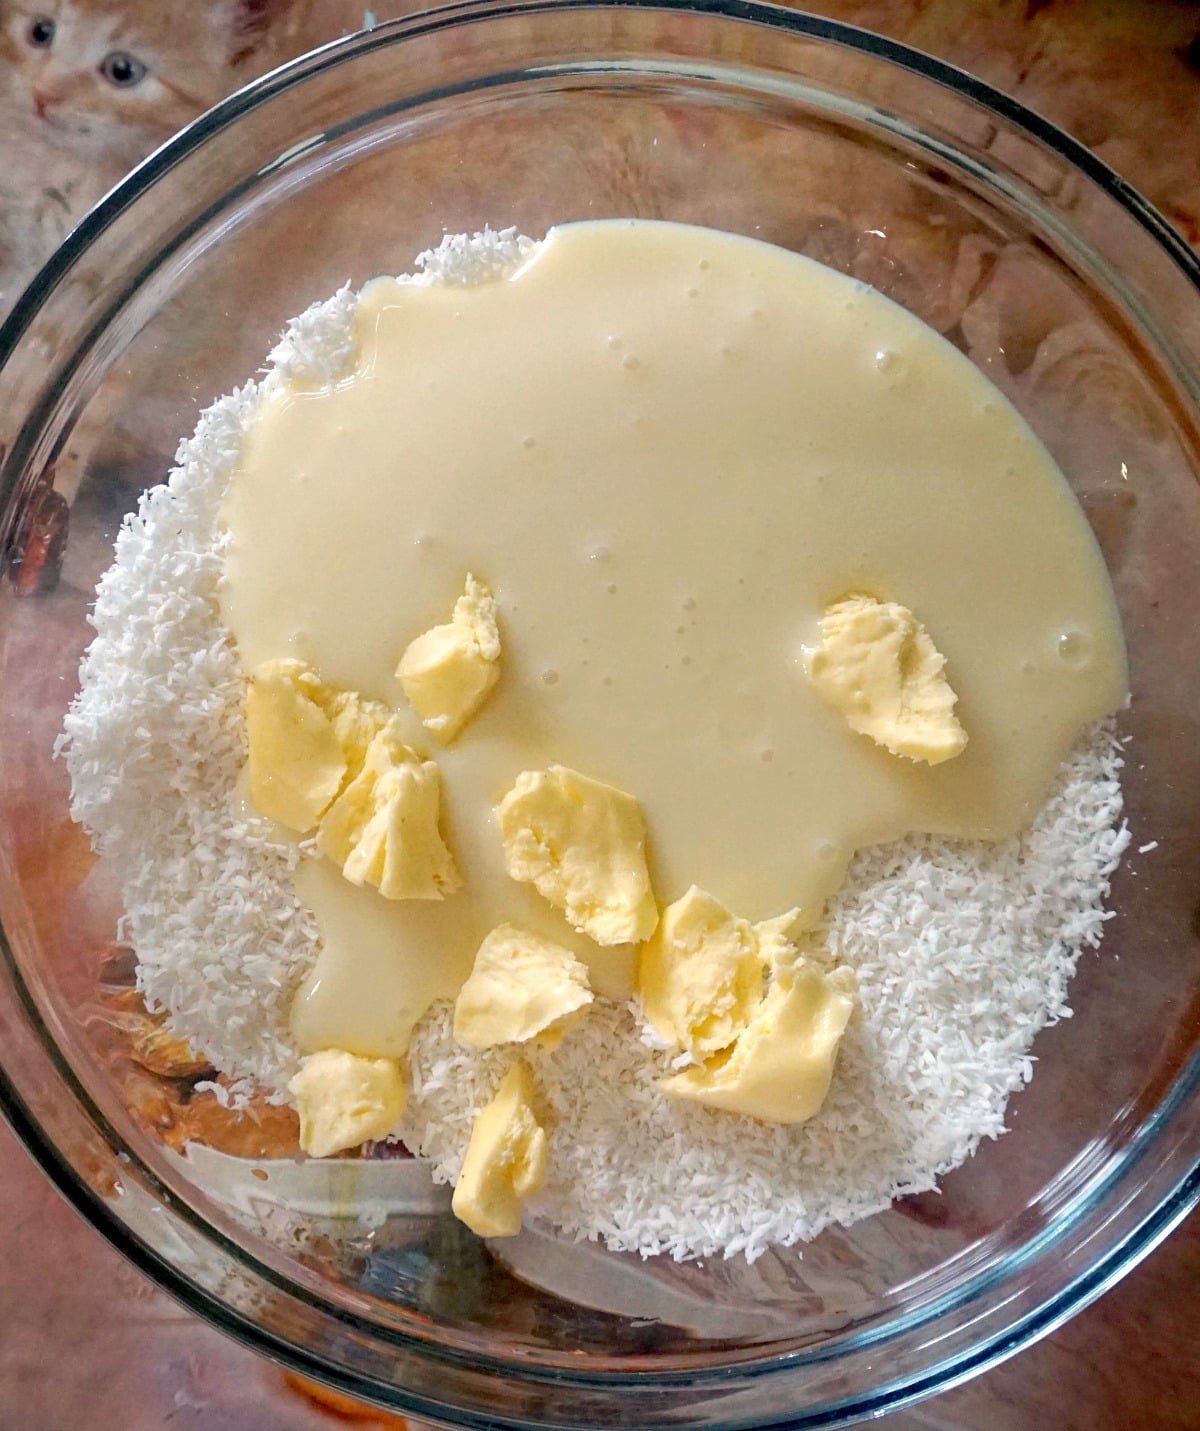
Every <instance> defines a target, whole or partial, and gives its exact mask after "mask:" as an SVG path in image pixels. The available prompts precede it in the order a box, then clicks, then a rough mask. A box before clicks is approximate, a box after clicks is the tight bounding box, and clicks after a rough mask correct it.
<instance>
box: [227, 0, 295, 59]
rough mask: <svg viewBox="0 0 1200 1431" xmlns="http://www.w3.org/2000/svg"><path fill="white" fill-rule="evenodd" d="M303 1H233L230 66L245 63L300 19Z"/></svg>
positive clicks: (230, 17) (231, 3)
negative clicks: (298, 16)
mask: <svg viewBox="0 0 1200 1431" xmlns="http://www.w3.org/2000/svg"><path fill="white" fill-rule="evenodd" d="M301 5H302V0H229V4H228V27H229V50H230V54H229V63H230V64H231V65H235V66H236V65H240V64H243V63H245V61H246V60H248V59H249V58H250V57H251V56H252V55H253V54H254V53H255V52H256V51H257V50H258V49H260V48H261V47H262V45H263V44H264V43H266V41H267V40H268V39H269V38H272V37H274V36H275V35H276V32H277V31H279V30H281V29H284V28H285V27H286V26H287V24H288V22H289V21H290V20H294V19H295V18H296V17H297V12H298V11H299V10H300V9H301Z"/></svg>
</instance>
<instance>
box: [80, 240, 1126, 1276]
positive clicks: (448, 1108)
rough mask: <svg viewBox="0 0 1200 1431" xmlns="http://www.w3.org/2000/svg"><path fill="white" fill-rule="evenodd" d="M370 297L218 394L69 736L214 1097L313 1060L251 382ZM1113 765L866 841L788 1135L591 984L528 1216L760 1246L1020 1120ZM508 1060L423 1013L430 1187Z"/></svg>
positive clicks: (187, 449) (1109, 847)
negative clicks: (253, 509)
mask: <svg viewBox="0 0 1200 1431" xmlns="http://www.w3.org/2000/svg"><path fill="white" fill-rule="evenodd" d="M532 247H533V244H532V241H531V240H529V239H526V238H522V237H519V236H517V235H516V233H515V231H514V230H511V229H509V230H505V231H503V232H500V233H496V232H493V231H491V230H485V231H484V232H483V233H482V234H476V235H474V236H473V237H468V236H466V235H461V234H460V235H454V236H450V237H447V238H446V239H445V240H444V241H443V242H442V244H441V245H440V246H439V247H438V248H437V249H435V250H432V251H431V252H429V253H426V254H422V255H421V256H420V258H419V259H418V260H417V270H418V271H417V273H416V274H415V275H410V276H409V277H408V281H410V282H415V283H460V284H467V283H472V282H478V281H483V280H486V279H489V278H494V277H496V276H499V275H502V274H505V273H509V272H511V271H512V270H513V269H514V268H515V267H516V266H517V265H519V263H520V262H521V260H522V259H523V258H524V256H525V255H526V254H527V253H528V252H529V251H530V249H531V248H532ZM355 311H356V299H355V296H354V294H352V293H351V292H350V291H349V289H348V288H344V289H342V290H340V291H339V292H338V293H337V294H335V295H334V296H333V297H332V298H330V299H328V300H327V301H325V302H323V303H318V304H315V305H313V307H311V308H309V309H308V310H307V311H306V312H305V313H303V314H301V315H300V317H298V318H296V319H294V320H293V321H292V322H291V323H290V324H289V325H288V327H287V329H286V330H285V332H284V334H283V336H282V338H281V339H280V342H279V343H278V345H277V346H276V347H275V349H274V350H273V351H272V353H271V354H270V356H269V358H268V364H267V375H266V377H265V378H264V379H263V381H262V383H260V384H255V383H250V384H247V386H246V387H244V388H241V389H239V390H237V391H236V392H234V393H232V394H230V395H229V396H228V397H224V398H222V399H220V400H219V401H218V402H217V403H215V404H214V405H213V406H212V407H211V408H210V409H209V410H208V411H207V412H206V413H204V414H203V416H202V417H201V419H200V422H199V425H198V426H197V428H196V432H195V434H194V435H193V436H192V437H190V438H188V439H187V440H186V441H184V442H183V443H181V445H180V448H179V451H178V453H177V457H176V462H177V465H176V467H175V468H174V470H173V471H172V472H171V474H170V478H169V480H168V482H167V483H166V484H165V485H163V486H160V487H156V488H154V489H152V490H151V491H149V492H147V493H146V494H145V495H144V496H143V498H142V500H141V502H140V504H139V508H138V511H137V513H136V515H134V516H133V517H131V518H129V519H127V521H126V523H125V525H124V526H123V528H122V530H121V532H120V534H119V536H118V538H117V544H116V560H115V563H114V565H113V566H112V568H111V569H110V570H109V571H108V572H107V573H106V574H105V576H104V577H103V578H102V580H101V582H100V585H99V588H98V591H97V598H96V606H95V612H94V615H93V618H92V620H93V624H94V626H95V629H96V637H95V639H94V641H93V642H92V645H91V647H90V649H89V651H88V653H87V655H86V657H85V659H84V662H83V665H82V668H81V689H80V693H79V695H78V697H77V698H76V700H75V702H74V703H73V705H72V707H71V710H70V712H69V714H68V716H67V720H66V727H65V731H64V734H63V736H62V737H61V740H60V749H61V750H62V751H63V752H64V753H65V756H66V760H67V764H68V768H69V772H70V776H71V783H72V792H73V802H72V814H73V815H74V817H75V818H76V819H77V820H78V821H80V822H81V823H82V824H84V825H85V826H86V827H87V828H88V829H89V830H90V831H91V832H92V836H93V842H94V844H95V846H96V848H97V849H98V850H99V851H100V852H101V853H102V854H103V855H104V856H105V857H106V858H108V859H109V860H110V861H111V862H112V863H113V865H114V866H115V868H116V871H117V873H118V875H119V877H120V879H121V881H122V885H123V889H124V897H125V906H126V911H127V913H126V916H125V918H124V919H123V920H122V930H123V935H122V937H124V938H127V939H129V940H130V941H131V942H132V943H133V944H134V946H135V947H136V949H137V954H138V980H139V986H140V988H141V989H142V991H143V993H144V995H145V997H146V1000H147V1003H148V1004H149V1006H150V1007H151V1008H153V1009H165V1010H167V1011H168V1018H167V1023H168V1027H169V1028H170V1029H171V1030H172V1032H174V1033H177V1034H179V1035H181V1036H183V1037H185V1038H186V1039H187V1040H188V1041H189V1042H190V1043H191V1044H192V1046H193V1048H195V1049H196V1050H197V1051H198V1052H200V1053H202V1054H203V1055H204V1056H206V1057H207V1058H209V1059H211V1061H212V1062H213V1064H214V1065H215V1066H216V1067H217V1068H219V1069H220V1070H221V1072H222V1073H223V1074H224V1075H226V1080H227V1086H226V1085H218V1084H212V1083H205V1084H203V1085H200V1087H201V1088H203V1089H210V1090H211V1091H212V1092H213V1093H214V1094H215V1096H216V1097H218V1099H220V1101H221V1102H222V1104H223V1105H225V1106H228V1107H238V1106H241V1105H242V1104H244V1102H245V1100H246V1098H247V1097H248V1096H249V1095H250V1094H251V1093H252V1092H253V1091H254V1090H255V1089H256V1088H261V1089H265V1090H268V1091H269V1092H270V1094H271V1096H272V1097H273V1098H274V1099H276V1100H278V1101H286V1100H287V1098H288V1095H287V1093H286V1084H287V1081H288V1079H289V1078H290V1076H291V1074H292V1073H293V1072H294V1071H295V1067H296V1064H297V1061H298V1058H299V1054H298V1051H297V1049H296V1048H295V1046H294V1045H293V1043H292V1042H291V1039H290V1037H289V1033H288V1026H287V1014H288V1009H289V1006H290V1003H291V1000H292V998H293V996H294V994H295V991H296V989H297V987H298V985H299V984H300V982H301V981H302V980H303V978H304V976H305V974H306V973H307V972H308V970H309V969H310V967H311V966H312V963H313V960H314V958H315V956H316V952H317V948H318V935H317V930H316V926H315V922H314V920H313V917H312V915H311V913H310V912H309V911H308V910H307V909H305V908H304V907H303V906H301V905H300V904H299V903H298V901H297V900H296V897H295V893H294V889H293V883H292V871H293V869H294V867H295V864H296V862H297V861H298V860H299V859H301V858H303V857H304V852H303V850H302V849H299V848H289V849H283V848H280V847H278V846H276V845H273V844H271V843H269V842H268V841H266V840H264V839H263V838H262V837H261V836H260V835H257V834H256V833H255V828H254V826H253V824H251V823H248V822H247V821H246V819H245V818H244V817H243V815H242V813H241V809H240V805H239V802H238V798H237V790H236V785H237V779H238V773H239V771H240V768H241V766H242V764H243V762H244V759H245V733H244V720H243V693H244V681H243V678H242V674H241V671H240V668H239V665H238V660H237V653H236V650H235V648H234V644H233V640H232V637H231V636H230V634H229V632H228V630H227V629H226V628H225V627H224V625H223V623H222V621H221V615H220V609H219V605H218V602H217V586H218V582H219V580H220V577H221V571H222V566H223V553H224V538H223V536H222V533H221V530H220V525H219V521H218V512H219V506H220V502H221V498H222V496H223V493H224V490H225V486H226V483H227V481H228V478H229V476H230V473H231V471H232V469H233V466H234V464H235V463H236V461H237V457H238V453H239V450H240V446H241V442H242V438H243V435H244V433H245V432H246V430H247V428H248V426H249V425H250V424H251V423H252V422H253V419H254V414H255V411H256V408H257V405H258V402H259V400H260V396H261V394H262V393H263V392H264V391H265V390H268V389H269V387H270V385H272V384H274V383H278V382H280V381H289V382H294V383H301V384H305V385H320V384H326V383H329V382H332V381H335V380H336V379H337V378H338V377H339V376H341V375H342V374H343V373H344V371H345V370H346V368H347V366H348V365H349V364H350V362H351V361H352V359H353V356H354V351H355V343H356V335H355ZM1122 756H1123V752H1122V749H1121V742H1120V741H1119V740H1118V739H1117V737H1116V735H1115V734H1114V731H1113V728H1112V726H1111V724H1108V723H1106V724H1104V725H1102V726H1100V727H1098V728H1096V729H1095V730H1093V731H1092V732H1091V733H1090V734H1089V735H1088V736H1087V737H1086V738H1085V739H1084V740H1083V741H1082V742H1081V744H1080V745H1079V747H1078V748H1077V750H1076V751H1075V753H1074V754H1073V755H1072V756H1071V758H1070V759H1069V760H1068V761H1067V763H1066V765H1065V767H1064V769H1063V771H1062V773H1061V776H1060V779H1059V782H1058V785H1057V787H1056V790H1055V792H1054V794H1053V795H1052V797H1051V799H1050V800H1049V801H1048V803H1047V805H1046V806H1045V808H1044V809H1043V810H1042V812H1041V813H1040V815H1039V816H1038V818H1037V820H1036V822H1035V823H1034V825H1033V826H1032V828H1031V829H1030V830H1029V831H1028V832H1026V833H1025V834H1024V835H1023V836H1021V837H1019V838H1016V839H1012V840H1008V841H1005V842H1004V843H1002V844H998V845H982V844H971V843H966V842H956V841H951V840H945V839H933V838H928V837H914V838H911V839H908V840H904V841H901V842H899V843H897V844H894V845H889V846H884V847H881V848H878V849H874V850H868V851H865V852H863V853H861V854H860V855H859V856H858V858H857V859H856V860H855V861H854V863H853V865H852V867H851V870H850V874H849V878H848V880H847V882H846V884H845V886H844V887H843V889H842V890H841V892H840V893H839V894H838V896H837V897H836V898H835V899H834V900H833V901H832V902H831V905H830V908H829V911H828V915H827V918H826V921H825V925H824V930H823V932H824V934H825V937H826V938H827V940H828V943H829V948H830V952H831V954H832V956H833V957H834V958H836V959H837V960H839V961H842V962H844V963H846V964H848V965H850V966H851V967H852V968H853V969H854V970H855V972H856V973H857V976H858V983H859V991H860V1009H859V1012H858V1013H857V1014H856V1016H855V1018H854V1020H853V1021H852V1023H851V1025H850V1027H849V1029H848V1030H847V1033H846V1036H845V1038H844V1040H843V1044H842V1049H841V1052H840V1054H839V1058H838V1067H837V1073H836V1076H835V1078H834V1083H833V1088H832V1090H831V1092H830V1095H829V1098H828V1099H827V1101H826V1103H825V1105H824V1107H823V1108H822V1109H821V1111H820V1112H819V1113H818V1114H817V1116H816V1117H815V1118H813V1119H811V1120H810V1121H809V1122H808V1123H806V1124H804V1125H802V1126H800V1127H795V1128H788V1127H778V1126H770V1125H767V1124H762V1123H757V1122H755V1121H753V1120H750V1119H743V1118H739V1117H736V1116H735V1115H731V1114H727V1113H722V1112H718V1111H715V1110H711V1109H707V1108H703V1107H699V1106H696V1105H691V1104H687V1103H681V1102H675V1101H672V1100H669V1099H665V1098H663V1097H662V1096H661V1095H660V1094H659V1093H658V1092H657V1091H656V1089H655V1087H654V1080H655V1079H656V1078H658V1077H660V1076H662V1075H663V1074H664V1073H666V1072H667V1071H668V1070H669V1069H670V1068H671V1067H672V1066H673V1063H672V1057H671V1054H670V1051H669V1050H665V1049H663V1048H662V1047H661V1040H658V1039H656V1038H655V1037H654V1036H653V1034H652V1033H651V1031H649V1030H648V1029H647V1027H646V1026H645V1024H644V1022H643V1021H642V1019H641V1018H640V1016H639V1012H638V1010H637V1008H636V1006H635V1005H623V1006H617V1005H614V1004H612V1003H610V1002H607V1001H605V1000H603V999H597V1000H596V1002H595V1004H594V1005H593V1006H592V1011H591V1013H590V1015H589V1017H588V1019H587V1020H586V1021H585V1022H584V1023H583V1024H582V1026H581V1027H580V1028H579V1029H578V1030H577V1031H575V1032H573V1033H572V1034H571V1035H570V1036H569V1037H568V1038H567V1039H566V1040H564V1042H563V1043H562V1044H561V1045H560V1046H559V1048H557V1049H556V1050H553V1051H547V1050H545V1049H542V1048H535V1047H529V1048H527V1049H526V1050H523V1052H525V1053H527V1056H528V1057H529V1058H530V1060H531V1063H532V1064H533V1067H534V1071H535V1073H536V1075H537V1081H538V1085H539V1089H540V1093H541V1096H542V1097H543V1098H544V1100H545V1102H546V1104H547V1106H548V1108H549V1109H550V1111H551V1113H552V1114H553V1121H552V1126H553V1136H552V1157H551V1170H550V1175H549V1177H548V1180H547V1183H546V1186H545V1188H544V1189H543V1191H542V1192H541V1194H539V1196H538V1197H537V1199H536V1200H535V1201H534V1203H533V1205H532V1210H533V1212H534V1213H535V1215H537V1216H538V1217H540V1218H545V1219H547V1220H549V1221H550V1222H551V1223H553V1224H554V1225H555V1226H556V1227H558V1228H560V1229H561V1230H563V1231H564V1232H566V1233H568V1234H570V1235H574V1236H576V1237H578V1238H589V1239H599V1240H601V1241H603V1242H604V1243H606V1244H607V1245H608V1246H609V1247H612V1248H614V1249H620V1250H636V1251H638V1252H640V1253H642V1254H643V1255H651V1254H655V1253H660V1252H669V1253H670V1254H671V1255H672V1256H674V1257H677V1258H691V1257H707V1256H713V1255H717V1254H722V1255H724V1256H726V1257H732V1256H735V1255H737V1254H739V1253H741V1254H744V1255H745V1256H746V1257H747V1258H748V1259H750V1260H753V1259H754V1258H755V1257H757V1256H759V1255H761V1254H762V1253H763V1252H764V1251H766V1250H767V1248H768V1247H770V1246H771V1245H773V1244H783V1245H791V1244H794V1243H796V1242H799V1241H803V1240H807V1239H809V1238H811V1237H814V1236H815V1235H816V1234H817V1233H818V1232H819V1231H820V1230H821V1229H822V1228H823V1227H826V1226H828V1225H829V1224H830V1223H833V1222H839V1223H843V1224H849V1223H852V1222H854V1221H856V1220H858V1219H860V1218H863V1217H866V1216H869V1215H870V1214H871V1213H873V1212H876V1211H878V1210H880V1209H882V1208H884V1207H886V1206H887V1204H888V1202H889V1201H890V1200H891V1199H892V1198H894V1197H897V1196H900V1195H903V1194H906V1193H913V1192H918V1191H922V1190H925V1189H928V1188H930V1187H932V1186H933V1185H934V1183H935V1180H936V1178H937V1177H938V1175H939V1174H941V1173H943V1172H946V1171H948V1170H949V1169H950V1168H953V1167H955V1166H957V1165H958V1164H959V1163H961V1162H963V1161H964V1159H966V1158H967V1157H969V1156H970V1154H971V1153H972V1152H973V1151H974V1149H975V1148H976V1146H977V1145H978V1143H979V1141H980V1139H981V1138H984V1137H996V1136H998V1135H999V1134H1000V1133H1002V1132H1003V1131H1004V1109H1005V1104H1006V1102H1007V1100H1008V1098H1009V1095H1010V1094H1012V1093H1013V1092H1015V1091H1016V1090H1018V1089H1019V1088H1021V1087H1022V1086H1023V1084H1024V1083H1026V1082H1028V1080H1029V1078H1030V1076H1031V1074H1032V1066H1033V1059H1032V1058H1031V1057H1030V1054H1029V1049H1030V1046H1031V1044H1032V1042H1033V1039H1034V1036H1035V1035H1036V1033H1037V1032H1038V1030H1039V1029H1041V1028H1042V1027H1044V1026H1045V1025H1047V1024H1050V1023H1054V1022H1056V1021H1057V1020H1058V1019H1061V1018H1066V1017H1069V1015H1070V1012H1071V1011H1070V1009H1069V1007H1068V1006H1067V1003H1066V990H1067V983H1068V980H1069V979H1070V976H1071V973H1072V971H1073V970H1074V967H1075V964H1076V961H1077V959H1078V957H1079V954H1080V952H1081V951H1082V950H1083V949H1085V948H1089V947H1094V946H1095V945H1096V944H1097V943H1098V942H1099V940H1100V935H1101V932H1102V930H1103V926H1104V921H1105V919H1106V918H1107V917H1108V916H1107V915H1106V914H1105V912H1104V909H1103V903H1104V900H1105V898H1106V897H1107V895H1108V892H1109V877H1110V875H1111V874H1112V872H1113V870H1114V869H1115V867H1116V865H1117V861H1118V860H1119V858H1120V856H1121V854H1122V852H1123V851H1124V849H1125V848H1126V846H1127V845H1128V843H1129V834H1128V831H1127V829H1126V828H1125V826H1124V825H1123V824H1122V823H1121V789H1120V783H1119V774H1120V769H1121V765H1122ZM1151 848H1153V845H1151V846H1147V847H1145V850H1144V851H1143V852H1146V851H1148V850H1149V849H1151ZM507 1059H508V1054H507V1053H506V1052H505V1051H504V1050H491V1051H488V1052H486V1053H483V1054H474V1053H471V1052H469V1051H467V1050H465V1049H461V1048H459V1047H457V1046H456V1045H455V1043H454V1041H453V1038H452V1035H451V1031H450V1017H449V1008H448V1006H446V1005H441V1006H438V1007H436V1008H435V1009H433V1010H432V1011H431V1012H430V1014H429V1015H428V1016H427V1017H426V1019H425V1020H424V1021H423V1022H422V1024H421V1025H420V1026H419V1027H418V1030H417V1033H416V1035H415V1037H414V1041H413V1045H412V1050H411V1060H410V1061H411V1080H412V1094H411V1097H410V1100H409V1105H408V1109H407V1111H406V1113H405V1116H404V1120H403V1123H402V1125H401V1129H400V1132H401V1134H402V1135H403V1137H404V1138H405V1140H406V1141H407V1142H408V1143H409V1144H410V1146H411V1147H412V1148H414V1149H415V1150H416V1151H418V1152H420V1153H421V1154H422V1155H424V1156H425V1157H427V1158H428V1159H429V1160H430V1163H431V1166H432V1169H433V1172H434V1176H435V1177H436V1178H437V1179H439V1180H441V1181H451V1180H453V1178H454V1177H455V1176H456V1175H457V1173H458V1171H459V1168H460V1166H461V1162H462V1157H463V1153H464V1151H465V1148H466V1143H467V1139H468V1136H469V1134H470V1128H471V1122H472V1119H473V1118H474V1116H475V1114H476V1113H477V1112H478V1110H479V1108H480V1107H481V1106H482V1104H483V1103H485V1102H486V1101H487V1100H488V1098H490V1097H491V1095H492V1093H493V1092H494V1091H495V1087H496V1085H497V1084H498V1082H499V1079H500V1076H501V1074H502V1072H503V1069H504V1067H505V1066H506V1062H507Z"/></svg>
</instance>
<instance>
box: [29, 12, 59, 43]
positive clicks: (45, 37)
mask: <svg viewBox="0 0 1200 1431" xmlns="http://www.w3.org/2000/svg"><path fill="white" fill-rule="evenodd" d="M57 29H58V26H57V25H56V24H55V23H54V21H53V20H52V19H51V18H50V17H49V15H35V16H34V17H33V19H32V20H30V22H29V29H28V30H27V31H26V34H27V36H28V38H29V43H30V44H31V45H34V46H35V47H36V48H37V49H39V50H45V49H49V47H50V46H51V45H52V44H53V43H54V32H55V30H57Z"/></svg>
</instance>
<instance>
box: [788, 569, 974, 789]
mask: <svg viewBox="0 0 1200 1431" xmlns="http://www.w3.org/2000/svg"><path fill="white" fill-rule="evenodd" d="M945 665H946V658H945V657H944V656H943V655H942V654H941V652H940V651H939V650H938V649H937V647H936V646H934V644H933V642H932V641H931V640H930V638H929V635H928V633H927V632H926V630H925V628H924V627H923V626H922V625H921V623H920V622H919V621H918V620H917V618H916V617H915V616H914V615H913V614H912V612H911V611H909V610H908V609H907V607H904V606H900V605H898V604H897V603H896V602H894V601H886V602H885V601H876V600H875V599H874V598H873V597H869V596H852V597H848V598H847V599H846V600H845V601H838V602H835V603H834V605H832V606H830V607H829V608H827V610H826V612H825V615H824V617H823V618H822V620H821V644H820V645H819V646H818V647H817V648H816V650H814V651H813V652H812V654H811V656H810V658H809V663H808V673H809V676H810V678H811V679H812V682H813V685H814V686H816V688H817V690H818V692H819V693H820V694H821V696H822V697H823V698H824V699H825V700H826V701H828V703H829V704H830V705H831V706H832V707H833V708H834V710H836V711H840V712H841V714H842V715H843V716H845V718H846V721H847V723H848V724H849V726H850V729H851V730H854V731H857V732H858V733H859V734H860V735H867V736H870V738H871V739H872V740H873V741H874V742H875V743H876V744H877V745H882V746H883V747H884V749H886V750H889V751H891V753H892V754H893V755H900V756H907V757H908V758H909V759H910V760H923V761H926V762H927V763H928V764H930V765H940V764H941V762H942V761H944V760H951V759H953V757H954V756H956V755H959V754H961V752H962V750H963V748H964V747H965V746H966V743H967V733H966V731H965V730H964V729H963V728H962V726H961V724H960V723H959V721H958V718H957V716H955V714H954V706H955V703H956V702H957V700H958V697H957V696H956V695H955V694H954V691H953V690H952V689H951V687H950V683H949V681H948V680H947V679H946V676H945V673H944V667H945Z"/></svg>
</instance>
